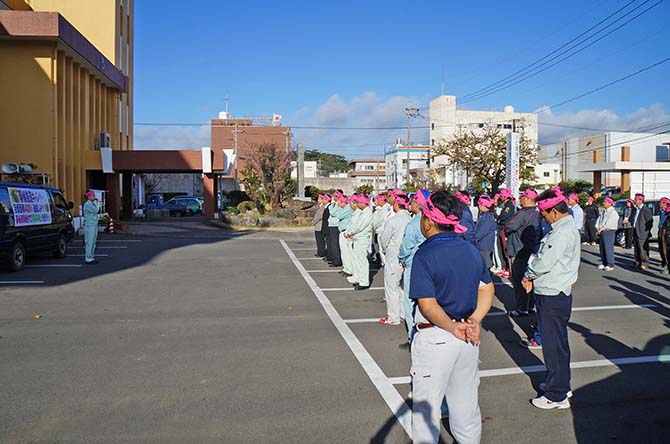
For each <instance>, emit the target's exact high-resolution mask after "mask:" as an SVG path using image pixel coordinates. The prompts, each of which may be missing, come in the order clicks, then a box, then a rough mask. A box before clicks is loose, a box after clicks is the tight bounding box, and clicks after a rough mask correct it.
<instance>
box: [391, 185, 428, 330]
mask: <svg viewBox="0 0 670 444" xmlns="http://www.w3.org/2000/svg"><path fill="white" fill-rule="evenodd" d="M429 196H430V192H429V191H428V190H418V191H417V192H416V194H414V197H412V200H411V201H410V203H409V212H410V214H411V215H412V220H411V221H410V222H409V223H408V224H407V226H406V227H405V234H404V235H403V238H402V244H401V245H400V253H399V255H398V259H399V260H400V264H401V265H402V267H403V273H402V289H403V298H402V305H403V312H404V314H405V324H406V326H407V337H408V340H409V342H410V343H411V342H412V336H413V332H414V303H413V302H412V300H411V299H410V298H409V289H410V282H411V277H412V263H413V262H414V254H415V253H416V251H417V250H418V249H419V245H421V244H422V243H423V241H425V240H426V238H425V237H424V236H423V234H422V233H421V204H422V203H423V202H425V201H426V199H427V198H428V197H429Z"/></svg>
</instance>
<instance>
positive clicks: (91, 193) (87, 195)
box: [84, 190, 95, 199]
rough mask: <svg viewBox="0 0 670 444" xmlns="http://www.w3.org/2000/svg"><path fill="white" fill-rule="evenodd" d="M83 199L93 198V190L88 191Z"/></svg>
mask: <svg viewBox="0 0 670 444" xmlns="http://www.w3.org/2000/svg"><path fill="white" fill-rule="evenodd" d="M84 197H86V198H87V199H88V198H89V197H95V191H93V190H88V191H87V192H86V193H85V194H84Z"/></svg>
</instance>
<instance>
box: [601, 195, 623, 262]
mask: <svg viewBox="0 0 670 444" xmlns="http://www.w3.org/2000/svg"><path fill="white" fill-rule="evenodd" d="M603 207H605V211H603V214H601V215H600V217H599V218H598V221H597V222H596V229H597V230H598V235H599V236H600V260H601V262H602V263H601V264H600V265H598V270H605V271H612V270H614V241H615V240H616V230H617V228H619V213H617V212H616V210H615V209H614V200H613V199H612V198H611V197H609V196H607V197H606V198H605V200H604V201H603Z"/></svg>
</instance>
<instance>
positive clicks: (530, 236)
mask: <svg viewBox="0 0 670 444" xmlns="http://www.w3.org/2000/svg"><path fill="white" fill-rule="evenodd" d="M535 199H537V193H536V192H535V190H532V189H530V188H528V189H527V190H525V191H524V192H523V193H522V194H521V196H520V197H519V201H520V203H521V209H520V210H519V211H517V212H516V214H515V215H514V217H513V218H512V220H510V221H509V222H507V223H506V224H505V236H507V238H508V239H507V251H506V253H507V255H508V256H509V257H511V258H512V275H511V278H512V287H513V288H514V300H515V304H516V308H515V309H513V310H510V311H509V315H510V316H512V317H518V316H528V314H529V313H530V311H531V310H533V309H534V308H535V300H534V295H533V292H527V291H526V290H525V288H524V286H523V285H522V284H521V280H522V279H523V277H524V275H525V273H526V269H527V268H528V260H529V259H530V256H531V255H532V254H534V253H535V250H536V248H537V245H538V242H539V238H540V220H539V216H538V213H537V207H536V205H535Z"/></svg>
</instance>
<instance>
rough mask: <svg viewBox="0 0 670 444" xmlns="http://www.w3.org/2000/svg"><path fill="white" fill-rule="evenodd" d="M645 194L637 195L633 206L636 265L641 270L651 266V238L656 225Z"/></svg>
mask: <svg viewBox="0 0 670 444" xmlns="http://www.w3.org/2000/svg"><path fill="white" fill-rule="evenodd" d="M644 199H645V198H644V194H642V193H637V194H636V195H635V207H634V208H633V215H632V218H633V220H632V224H633V249H634V251H635V267H636V268H639V269H641V270H646V269H648V268H649V238H650V237H651V228H652V227H653V226H654V216H653V214H652V213H651V209H649V207H647V206H646V205H645V204H644Z"/></svg>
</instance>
